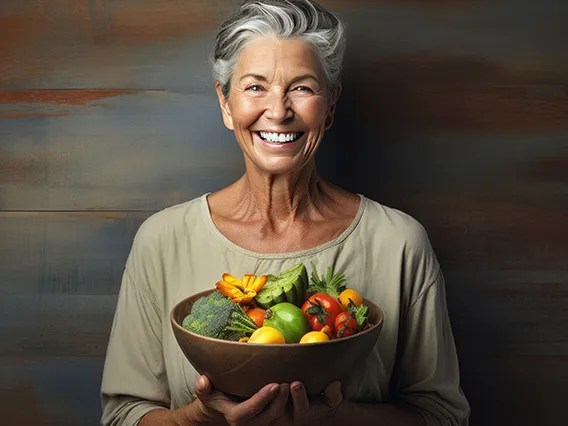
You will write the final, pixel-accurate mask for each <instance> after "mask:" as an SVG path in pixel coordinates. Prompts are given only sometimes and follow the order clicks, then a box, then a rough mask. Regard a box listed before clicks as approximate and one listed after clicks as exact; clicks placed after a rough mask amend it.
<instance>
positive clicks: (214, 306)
mask: <svg viewBox="0 0 568 426" xmlns="http://www.w3.org/2000/svg"><path fill="white" fill-rule="evenodd" d="M182 326H183V328H185V329H187V330H189V331H191V332H193V333H196V334H199V335H201V336H206V337H213V338H215V339H223V340H239V339H240V338H241V337H245V336H250V335H251V334H252V333H253V332H254V331H255V330H256V329H257V328H258V327H257V325H256V324H255V323H254V321H253V320H252V319H250V318H249V316H248V315H247V314H246V312H245V311H244V309H243V308H242V307H241V305H239V304H238V303H234V302H232V301H231V300H230V299H229V298H228V297H225V296H223V295H222V294H221V293H219V292H217V291H214V292H213V293H211V294H210V295H209V296H204V297H201V298H199V299H198V300H196V301H195V303H194V304H193V306H192V308H191V313H190V314H189V315H187V316H186V317H185V318H184V320H183V322H182Z"/></svg>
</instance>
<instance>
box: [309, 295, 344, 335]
mask: <svg viewBox="0 0 568 426" xmlns="http://www.w3.org/2000/svg"><path fill="white" fill-rule="evenodd" d="M302 311H303V312H304V314H305V315H306V316H307V317H308V320H309V322H310V327H311V328H312V330H314V331H320V330H321V329H322V328H324V327H325V326H326V325H327V326H329V328H331V330H334V324H335V318H336V317H337V315H339V314H340V313H341V312H343V308H342V307H341V305H340V304H339V302H338V301H337V300H336V299H335V298H333V297H331V296H329V295H327V294H325V293H316V294H313V295H311V296H310V297H309V298H308V300H306V301H305V302H304V304H303V306H302Z"/></svg>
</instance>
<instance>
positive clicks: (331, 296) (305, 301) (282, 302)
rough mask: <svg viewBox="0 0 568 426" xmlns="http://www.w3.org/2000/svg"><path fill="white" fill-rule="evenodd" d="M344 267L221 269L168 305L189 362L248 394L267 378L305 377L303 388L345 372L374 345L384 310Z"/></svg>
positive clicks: (315, 388) (219, 383)
mask: <svg viewBox="0 0 568 426" xmlns="http://www.w3.org/2000/svg"><path fill="white" fill-rule="evenodd" d="M344 281H345V277H344V275H343V274H334V273H333V271H332V270H331V268H328V270H327V274H324V275H323V276H322V277H319V276H318V275H317V273H316V272H315V269H314V271H313V272H312V276H311V280H309V279H308V275H307V272H306V268H305V266H304V265H303V264H299V265H296V266H294V267H293V268H290V269H288V270H286V271H283V272H281V273H280V274H279V275H278V276H275V275H261V276H258V277H257V276H255V275H252V274H245V275H244V276H243V278H242V279H240V280H239V279H237V278H236V277H234V276H232V275H230V274H223V277H222V280H220V281H219V282H217V284H216V286H215V288H212V289H210V290H207V291H204V292H201V293H197V294H194V295H192V296H189V297H187V298H185V299H184V300H182V301H180V302H179V303H178V304H177V305H176V306H175V307H174V308H173V309H172V311H171V315H170V320H171V325H172V329H173V332H174V335H175V338H176V340H177V342H178V344H179V346H180V348H181V350H182V352H183V353H184V355H185V357H186V358H187V359H188V361H189V362H190V363H191V364H192V365H193V367H194V368H195V369H196V370H197V372H198V373H199V374H204V375H206V376H207V377H209V379H210V380H211V382H212V383H213V386H215V387H216V388H217V389H219V390H221V391H223V392H225V393H228V394H231V395H235V396H238V397H245V398H246V397H250V396H252V395H253V394H254V393H256V392H257V391H258V390H260V388H262V387H263V386H264V385H266V384H268V383H291V382H293V381H296V380H299V381H301V382H303V384H304V386H305V388H306V391H307V393H308V395H310V396H313V395H317V394H320V393H321V392H323V390H324V388H325V387H326V386H327V385H328V384H329V383H331V382H332V381H334V380H342V379H343V378H345V377H347V375H348V374H349V372H350V370H351V368H352V366H353V365H356V364H359V363H361V362H363V361H364V360H365V358H366V357H367V356H368V355H369V354H370V353H371V351H372V350H373V348H374V346H375V344H376V342H377V340H378V338H379V335H380V333H381V329H382V325H383V312H382V311H381V309H380V308H379V306H377V305H376V304H375V303H373V302H372V301H370V300H367V299H365V298H364V297H362V296H361V295H359V294H358V293H357V292H356V291H355V290H353V289H350V288H346V286H345V285H344Z"/></svg>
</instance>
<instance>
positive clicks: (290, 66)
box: [217, 37, 339, 174]
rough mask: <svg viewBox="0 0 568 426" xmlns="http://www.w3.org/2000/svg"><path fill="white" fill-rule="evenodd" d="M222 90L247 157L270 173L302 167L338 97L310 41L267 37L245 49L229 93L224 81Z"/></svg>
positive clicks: (226, 116) (227, 118)
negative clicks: (329, 87) (330, 93)
mask: <svg viewBox="0 0 568 426" xmlns="http://www.w3.org/2000/svg"><path fill="white" fill-rule="evenodd" d="M217 94H218V96H219V101H220V103H221V109H222V112H223V121H224V123H225V125H226V126H227V128H228V129H230V130H233V131H234V132H235V135H236V138H237V141H238V142H239V145H240V146H241V149H242V150H243V152H244V154H245V157H246V159H247V162H252V163H253V164H254V165H255V166H256V167H258V168H259V169H260V170H261V171H263V172H265V173H269V174H284V173H291V172H297V171H299V170H300V169H301V168H302V167H303V166H304V165H305V164H307V163H308V162H309V161H310V160H311V159H312V158H313V156H314V153H315V151H316V149H317V147H318V145H319V143H320V141H321V139H322V137H323V134H324V132H325V130H327V129H328V128H329V127H330V126H331V124H332V122H333V112H334V109H335V102H336V100H337V97H336V98H335V99H333V100H332V101H331V102H330V100H329V99H328V96H327V85H326V79H325V74H324V71H323V68H322V66H321V64H320V61H319V59H318V57H317V55H316V53H314V51H313V50H312V49H311V48H310V47H309V46H308V45H307V44H305V43H304V42H303V41H300V40H297V39H285V40H277V39H275V38H264V37H262V38H258V39H256V40H254V41H253V42H251V43H250V44H249V45H248V46H247V47H246V48H245V49H244V50H243V51H242V53H241V55H240V57H239V61H238V63H237V66H236V70H235V72H234V74H233V77H232V80H231V91H230V95H229V97H228V99H225V97H224V96H223V94H222V93H221V88H220V85H219V84H217ZM337 94H339V88H338V93H337Z"/></svg>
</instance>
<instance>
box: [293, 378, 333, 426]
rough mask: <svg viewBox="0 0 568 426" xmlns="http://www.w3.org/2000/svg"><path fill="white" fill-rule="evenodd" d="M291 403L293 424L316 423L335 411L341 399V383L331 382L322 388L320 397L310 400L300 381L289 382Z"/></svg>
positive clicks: (321, 421) (295, 425) (323, 420)
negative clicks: (292, 406)
mask: <svg viewBox="0 0 568 426" xmlns="http://www.w3.org/2000/svg"><path fill="white" fill-rule="evenodd" d="M290 393H291V394H292V403H293V405H294V408H293V413H292V419H293V420H292V423H293V424H294V426H306V425H310V426H313V425H318V424H322V423H324V422H325V420H327V419H329V418H332V417H333V416H335V414H336V413H337V410H338V409H339V407H340V405H341V403H342V401H343V394H342V393H341V383H340V382H332V383H330V384H329V385H328V386H327V387H326V388H325V390H324V392H323V396H322V398H321V399H320V398H318V399H312V401H310V400H309V399H308V396H307V394H306V390H305V388H304V386H303V385H302V383H301V382H292V383H291V384H290Z"/></svg>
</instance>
